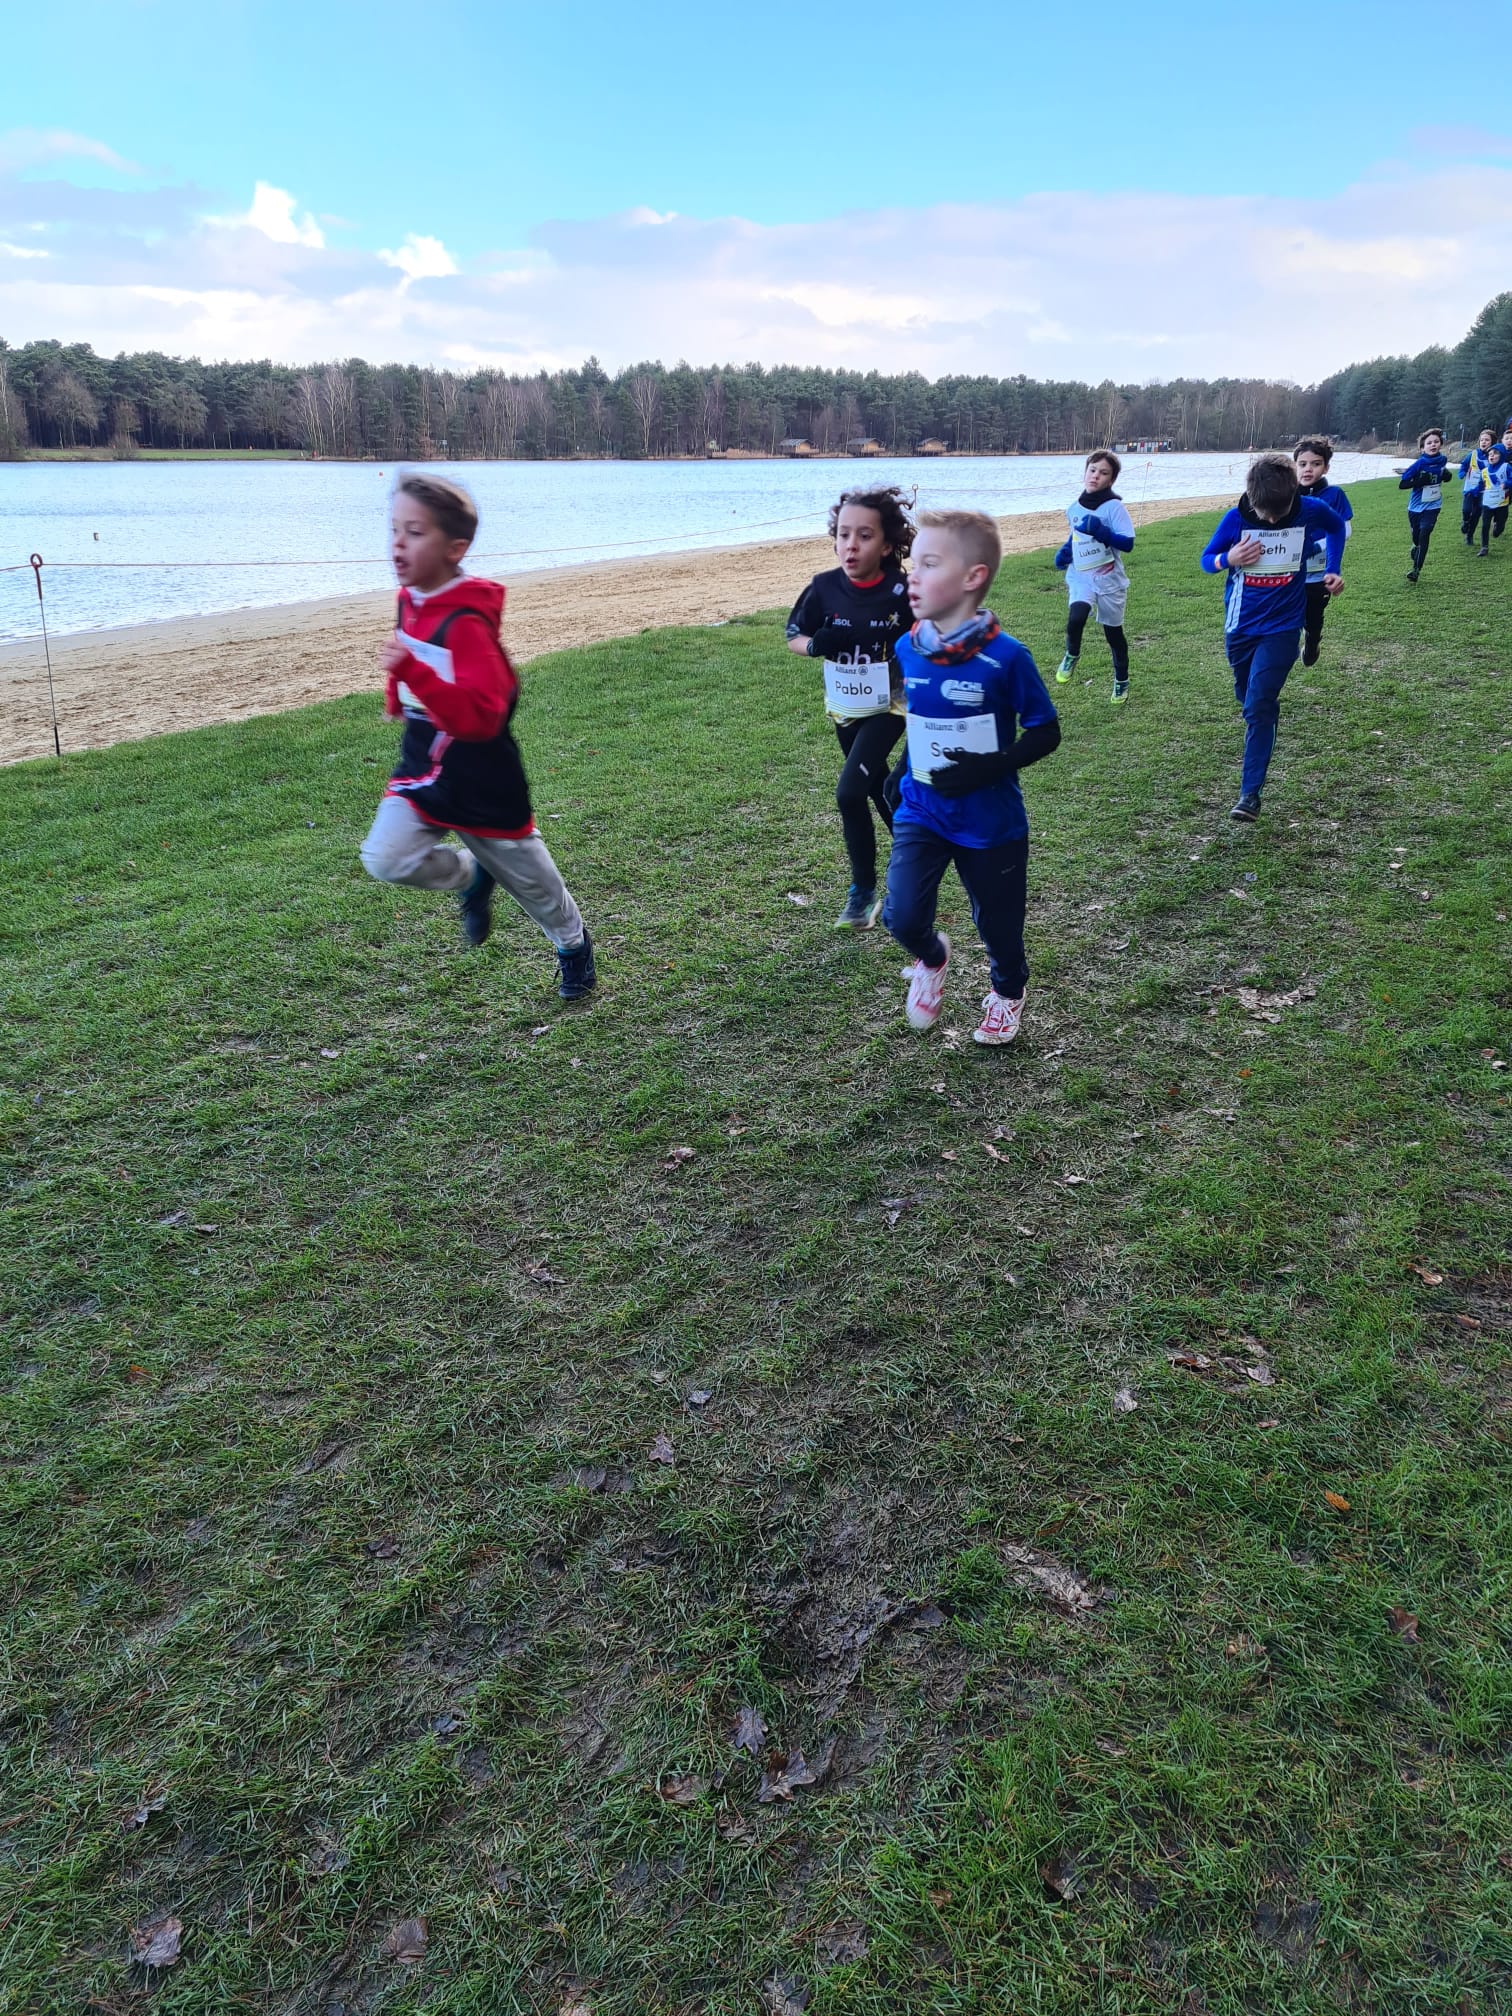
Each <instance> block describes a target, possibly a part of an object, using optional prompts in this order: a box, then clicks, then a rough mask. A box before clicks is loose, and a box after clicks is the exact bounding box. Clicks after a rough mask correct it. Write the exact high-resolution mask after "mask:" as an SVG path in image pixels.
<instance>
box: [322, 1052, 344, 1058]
mask: <svg viewBox="0 0 1512 2016" xmlns="http://www.w3.org/2000/svg"><path fill="white" fill-rule="evenodd" d="M320 1054H321V1056H322V1057H339V1056H340V1055H341V1052H340V1051H339V1050H322V1051H321V1053H320Z"/></svg>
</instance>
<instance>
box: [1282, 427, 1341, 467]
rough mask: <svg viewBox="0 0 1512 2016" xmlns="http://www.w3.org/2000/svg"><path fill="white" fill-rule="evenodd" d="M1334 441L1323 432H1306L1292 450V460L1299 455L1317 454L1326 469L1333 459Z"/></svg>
mask: <svg viewBox="0 0 1512 2016" xmlns="http://www.w3.org/2000/svg"><path fill="white" fill-rule="evenodd" d="M1333 452H1334V451H1333V443H1332V441H1329V440H1327V439H1326V438H1325V437H1324V436H1323V435H1322V434H1304V435H1303V436H1302V439H1301V440H1300V441H1299V442H1298V443H1297V445H1296V447H1295V448H1293V450H1292V460H1293V461H1295V460H1296V459H1297V457H1298V456H1299V455H1316V456H1317V458H1318V460H1319V461H1320V462H1321V463H1322V464H1323V467H1324V468H1325V469H1326V468H1327V467H1328V465H1329V464H1330V463H1331V462H1332V461H1333Z"/></svg>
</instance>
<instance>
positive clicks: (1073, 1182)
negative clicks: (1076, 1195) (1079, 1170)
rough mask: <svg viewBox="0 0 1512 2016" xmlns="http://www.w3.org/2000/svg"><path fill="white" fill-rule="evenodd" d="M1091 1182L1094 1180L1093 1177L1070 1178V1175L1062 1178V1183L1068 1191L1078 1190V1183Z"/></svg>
mask: <svg viewBox="0 0 1512 2016" xmlns="http://www.w3.org/2000/svg"><path fill="white" fill-rule="evenodd" d="M1091 1180H1092V1179H1091V1177H1090V1176H1070V1175H1066V1176H1062V1178H1061V1182H1062V1183H1063V1184H1064V1185H1065V1187H1066V1189H1068V1190H1074V1189H1075V1188H1076V1186H1077V1184H1078V1183H1090V1182H1091Z"/></svg>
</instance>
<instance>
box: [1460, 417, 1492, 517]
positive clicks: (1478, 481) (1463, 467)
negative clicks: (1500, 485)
mask: <svg viewBox="0 0 1512 2016" xmlns="http://www.w3.org/2000/svg"><path fill="white" fill-rule="evenodd" d="M1495 441H1496V436H1495V435H1494V434H1493V433H1492V432H1491V429H1490V428H1489V427H1482V429H1481V431H1480V440H1479V441H1478V442H1477V443H1476V445H1475V446H1474V447H1473V448H1472V449H1471V450H1470V453H1469V454H1468V455H1467V456H1466V457H1465V459H1464V461H1463V462H1461V463H1460V465H1459V479H1460V531H1461V533H1462V534H1463V535H1464V540H1465V544H1466V545H1467V546H1473V545H1474V544H1475V528H1476V526H1477V524H1478V523H1479V522H1480V515H1481V491H1482V490H1483V489H1484V488H1485V484H1486V450H1487V449H1488V448H1490V447H1491V446H1493V444H1494V443H1495Z"/></svg>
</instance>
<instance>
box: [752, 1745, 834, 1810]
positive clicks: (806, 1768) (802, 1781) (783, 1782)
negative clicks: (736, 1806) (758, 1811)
mask: <svg viewBox="0 0 1512 2016" xmlns="http://www.w3.org/2000/svg"><path fill="white" fill-rule="evenodd" d="M818 1782H819V1773H818V1772H817V1771H816V1770H815V1769H814V1768H813V1766H812V1765H811V1764H810V1763H809V1761H808V1759H807V1758H806V1757H805V1756H804V1754H803V1752H802V1751H801V1750H790V1751H789V1752H788V1754H787V1755H786V1756H785V1757H784V1756H783V1755H782V1754H781V1752H779V1753H778V1754H777V1755H776V1756H775V1757H773V1759H772V1762H771V1764H770V1765H769V1766H768V1768H767V1769H766V1770H765V1771H763V1772H762V1774H761V1785H760V1787H759V1789H758V1791H757V1793H756V1803H757V1805H758V1806H770V1805H771V1804H772V1802H773V1800H774V1799H791V1798H792V1796H793V1794H794V1792H795V1791H796V1790H797V1789H798V1787H799V1786H800V1785H816V1784H817V1783H818Z"/></svg>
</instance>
